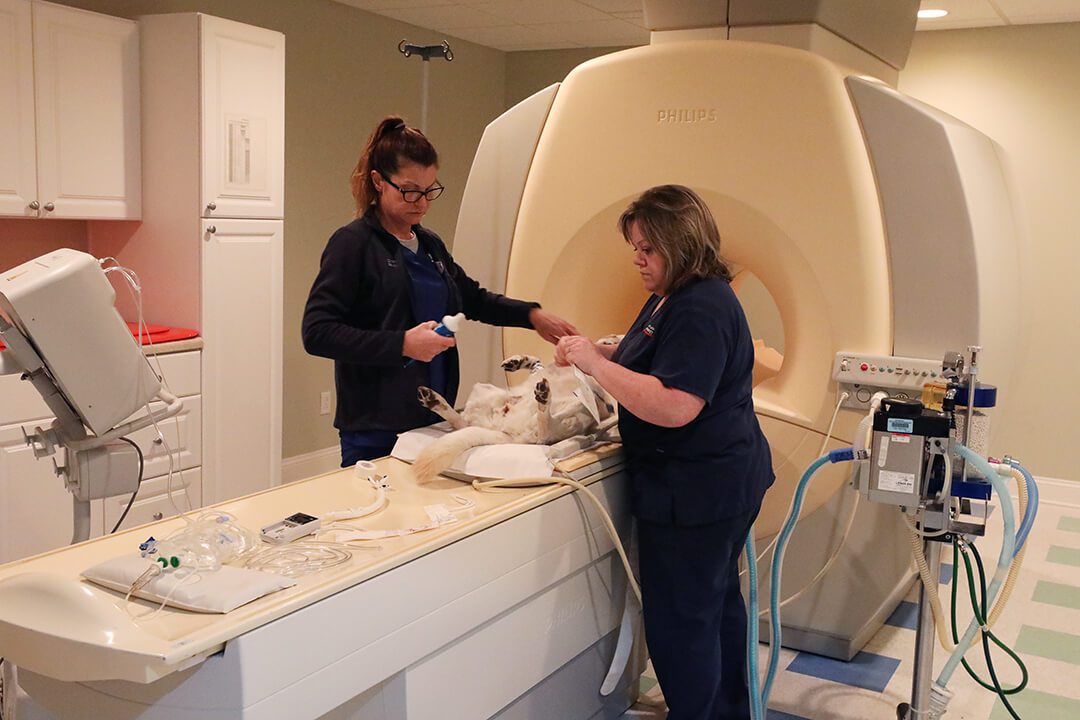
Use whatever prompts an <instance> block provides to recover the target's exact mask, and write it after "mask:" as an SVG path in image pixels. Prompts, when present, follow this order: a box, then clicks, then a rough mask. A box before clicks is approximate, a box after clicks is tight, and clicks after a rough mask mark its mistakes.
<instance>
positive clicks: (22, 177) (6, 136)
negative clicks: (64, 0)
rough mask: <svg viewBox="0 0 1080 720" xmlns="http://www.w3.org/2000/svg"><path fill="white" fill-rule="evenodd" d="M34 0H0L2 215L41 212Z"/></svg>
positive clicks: (0, 172) (0, 208)
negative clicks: (37, 207) (33, 205)
mask: <svg viewBox="0 0 1080 720" xmlns="http://www.w3.org/2000/svg"><path fill="white" fill-rule="evenodd" d="M32 27H33V21H32V20H31V12H30V0H0V139H2V140H0V215H26V216H35V217H36V216H37V211H35V210H32V209H31V208H30V203H32V202H34V201H35V200H36V199H37V158H36V157H35V152H36V149H37V140H36V139H35V129H34V44H33V40H32V33H33V31H32Z"/></svg>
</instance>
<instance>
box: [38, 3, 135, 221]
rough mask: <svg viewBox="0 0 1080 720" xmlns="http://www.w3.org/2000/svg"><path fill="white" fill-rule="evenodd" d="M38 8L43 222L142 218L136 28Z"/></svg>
mask: <svg viewBox="0 0 1080 720" xmlns="http://www.w3.org/2000/svg"><path fill="white" fill-rule="evenodd" d="M33 8H34V11H33V12H34V78H35V96H36V102H37V128H38V136H37V139H38V153H37V158H38V189H39V193H38V200H39V201H40V203H41V208H42V212H41V216H42V217H56V218H113V219H137V218H138V217H139V215H140V212H141V208H140V206H141V187H140V183H141V181H140V159H139V157H140V155H139V36H138V26H137V25H136V24H135V23H134V22H132V21H130V20H122V19H120V18H113V17H108V16H106V15H99V14H97V13H91V12H86V11H83V10H75V9H72V8H68V7H63V6H60V5H52V4H49V3H34V6H33ZM50 208H52V209H51V210H50Z"/></svg>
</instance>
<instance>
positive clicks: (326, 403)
mask: <svg viewBox="0 0 1080 720" xmlns="http://www.w3.org/2000/svg"><path fill="white" fill-rule="evenodd" d="M319 414H320V415H329V414H330V391H329V390H326V391H324V392H321V393H319Z"/></svg>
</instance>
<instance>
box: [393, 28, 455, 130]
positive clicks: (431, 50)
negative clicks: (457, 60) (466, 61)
mask: <svg viewBox="0 0 1080 720" xmlns="http://www.w3.org/2000/svg"><path fill="white" fill-rule="evenodd" d="M398 52H400V53H401V54H402V55H404V56H405V57H411V56H413V55H419V56H420V59H421V60H423V61H424V71H423V84H422V86H421V91H420V93H421V94H420V131H421V132H423V133H426V132H427V117H428V78H429V75H430V72H431V67H430V65H429V62H430V60H431V57H432V56H433V55H437V56H439V57H441V58H445V59H446V61H447V62H450V61H451V60H453V59H454V51H453V50H451V49H450V43H448V42H446V41H445V40H443V41H442V43H440V44H439V45H413V44H412V43H410V42H409V41H408V40H402V41H401V42H399V43H398Z"/></svg>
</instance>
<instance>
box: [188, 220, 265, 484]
mask: <svg viewBox="0 0 1080 720" xmlns="http://www.w3.org/2000/svg"><path fill="white" fill-rule="evenodd" d="M203 225H204V237H205V238H206V240H205V242H204V244H203V276H202V298H203V325H202V335H203V398H204V409H205V413H204V415H203V429H204V436H203V440H204V443H205V445H204V449H205V451H206V460H205V463H204V464H205V470H204V476H205V478H206V483H205V485H206V487H205V491H206V497H207V500H208V501H211V502H218V501H221V500H225V499H228V498H231V497H236V496H237V495H246V494H248V493H253V492H256V491H258V490H265V489H266V488H267V487H269V486H270V485H271V484H274V485H276V484H278V483H280V481H281V412H282V411H281V364H282V357H281V356H282V347H281V334H282V331H281V323H282V318H281V313H282V308H281V288H282V257H283V253H282V243H281V223H280V222H278V221H273V220H227V219H225V220H204V221H203Z"/></svg>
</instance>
